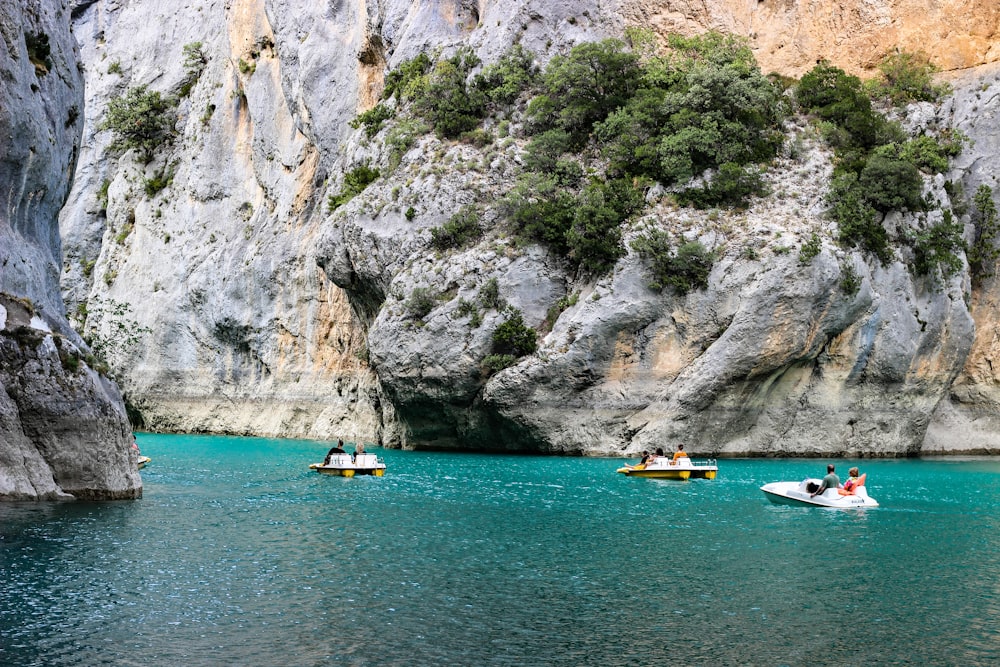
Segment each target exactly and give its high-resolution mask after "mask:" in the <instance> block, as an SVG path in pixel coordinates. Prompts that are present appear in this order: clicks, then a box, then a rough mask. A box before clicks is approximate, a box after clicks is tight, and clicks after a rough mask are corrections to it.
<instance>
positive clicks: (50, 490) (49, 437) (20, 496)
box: [0, 294, 142, 500]
mask: <svg viewBox="0 0 1000 667" xmlns="http://www.w3.org/2000/svg"><path fill="white" fill-rule="evenodd" d="M83 357H84V354H83V353H82V351H81V350H80V349H79V348H77V346H76V345H74V344H73V342H72V341H70V340H69V339H67V338H65V337H64V336H62V335H60V334H59V333H56V332H54V331H53V330H52V328H51V327H50V326H49V324H48V323H47V322H46V321H45V320H44V319H43V318H41V317H40V316H38V315H36V314H35V313H33V312H32V308H31V304H30V302H27V301H25V300H23V299H18V298H15V297H12V296H10V295H6V294H0V500H71V499H77V500H125V499H134V498H139V497H141V496H142V479H141V478H140V476H139V471H138V468H137V465H136V454H135V453H134V451H133V450H132V448H131V445H132V432H131V428H130V427H129V424H128V420H127V419H126V417H125V414H124V412H123V411H122V409H121V405H122V402H121V398H120V397H119V396H118V390H117V388H116V387H115V386H114V384H113V383H111V382H110V381H108V380H107V379H105V378H104V377H103V376H101V375H100V374H98V373H97V372H95V371H94V370H93V369H91V368H90V367H89V366H88V365H87V363H86V361H85V360H84V358H83Z"/></svg>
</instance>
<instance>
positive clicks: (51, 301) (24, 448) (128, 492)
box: [0, 0, 142, 500]
mask: <svg viewBox="0 0 1000 667" xmlns="http://www.w3.org/2000/svg"><path fill="white" fill-rule="evenodd" d="M0 37H2V42H0V499H2V500H37V499H68V498H81V499H116V498H135V497H138V496H139V495H141V492H142V482H141V480H140V478H139V472H138V469H137V468H136V458H135V454H134V453H133V451H132V449H131V444H132V434H131V429H130V428H129V424H128V421H127V419H126V417H125V409H124V405H123V404H122V399H121V396H120V395H119V394H118V389H117V387H116V386H115V385H114V383H113V382H111V381H109V380H108V379H107V378H105V377H104V376H103V375H101V374H99V373H97V372H96V371H94V370H93V369H92V368H91V367H90V366H89V365H88V362H87V360H86V358H87V354H88V351H87V349H86V348H85V347H84V346H83V343H82V341H81V340H80V338H79V336H78V335H77V334H76V333H75V332H74V331H73V329H71V328H70V326H69V323H68V322H67V320H66V315H65V310H64V308H63V304H62V299H61V295H60V290H59V276H58V273H59V267H60V240H59V233H58V232H59V227H58V214H59V210H60V208H61V207H62V205H63V202H64V201H65V199H66V195H67V192H68V190H69V184H70V182H71V181H72V178H73V171H74V168H75V166H76V160H77V155H78V151H79V138H80V131H81V127H82V124H83V77H82V75H81V72H80V68H79V54H78V52H77V49H76V44H75V42H74V40H73V38H72V36H71V34H70V15H69V10H68V8H66V7H65V6H64V4H63V3H61V2H46V1H34V0H16V1H14V2H5V3H4V4H3V5H2V6H0Z"/></svg>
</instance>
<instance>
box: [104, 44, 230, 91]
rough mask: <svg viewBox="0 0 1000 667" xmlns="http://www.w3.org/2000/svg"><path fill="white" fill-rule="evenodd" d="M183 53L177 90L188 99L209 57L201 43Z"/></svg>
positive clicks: (187, 46)
mask: <svg viewBox="0 0 1000 667" xmlns="http://www.w3.org/2000/svg"><path fill="white" fill-rule="evenodd" d="M182 53H183V56H184V78H182V79H181V84H180V87H179V88H178V89H177V96H178V97H187V96H188V95H190V94H191V89H192V88H194V86H195V84H196V83H198V79H200V78H201V73H202V72H204V71H205V67H206V66H207V65H208V56H206V55H205V51H204V49H203V48H202V43H201V42H191V43H190V44H185V45H184V48H183V49H182ZM240 62H242V61H240ZM109 71H110V70H109Z"/></svg>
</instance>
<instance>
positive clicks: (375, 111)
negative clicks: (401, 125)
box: [351, 104, 393, 139]
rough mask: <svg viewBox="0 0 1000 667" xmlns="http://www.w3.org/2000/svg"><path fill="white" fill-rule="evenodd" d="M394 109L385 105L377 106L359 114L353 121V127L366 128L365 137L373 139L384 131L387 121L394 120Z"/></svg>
mask: <svg viewBox="0 0 1000 667" xmlns="http://www.w3.org/2000/svg"><path fill="white" fill-rule="evenodd" d="M392 116H393V112H392V109H391V108H389V107H388V106H386V105H385V104H376V105H375V106H374V107H372V108H371V109H369V110H368V111H365V112H363V113H360V114H358V116H357V117H356V118H354V120H352V121H351V127H353V128H354V129H358V128H359V127H364V128H365V136H366V137H368V138H369V139H371V138H372V137H374V136H375V135H376V134H378V131H379V130H381V129H382V124H383V123H385V121H387V120H389V119H390V118H392Z"/></svg>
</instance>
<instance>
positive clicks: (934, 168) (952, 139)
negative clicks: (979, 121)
mask: <svg viewBox="0 0 1000 667" xmlns="http://www.w3.org/2000/svg"><path fill="white" fill-rule="evenodd" d="M968 140H969V139H968V137H966V136H965V135H964V134H962V133H961V132H959V131H957V130H954V131H949V132H943V133H942V135H941V137H932V136H929V135H921V136H919V137H916V138H915V139H911V140H910V141H907V142H906V143H905V144H903V145H902V146H900V147H899V149H898V155H899V158H900V159H901V160H905V161H906V162H909V163H910V164H912V165H913V166H915V167H916V168H917V169H919V170H920V171H923V172H927V173H931V174H940V173H943V172H945V171H947V170H948V159H949V158H953V157H956V156H957V155H958V154H959V153H961V152H962V147H963V146H964V145H965V143H967V142H968Z"/></svg>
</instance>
